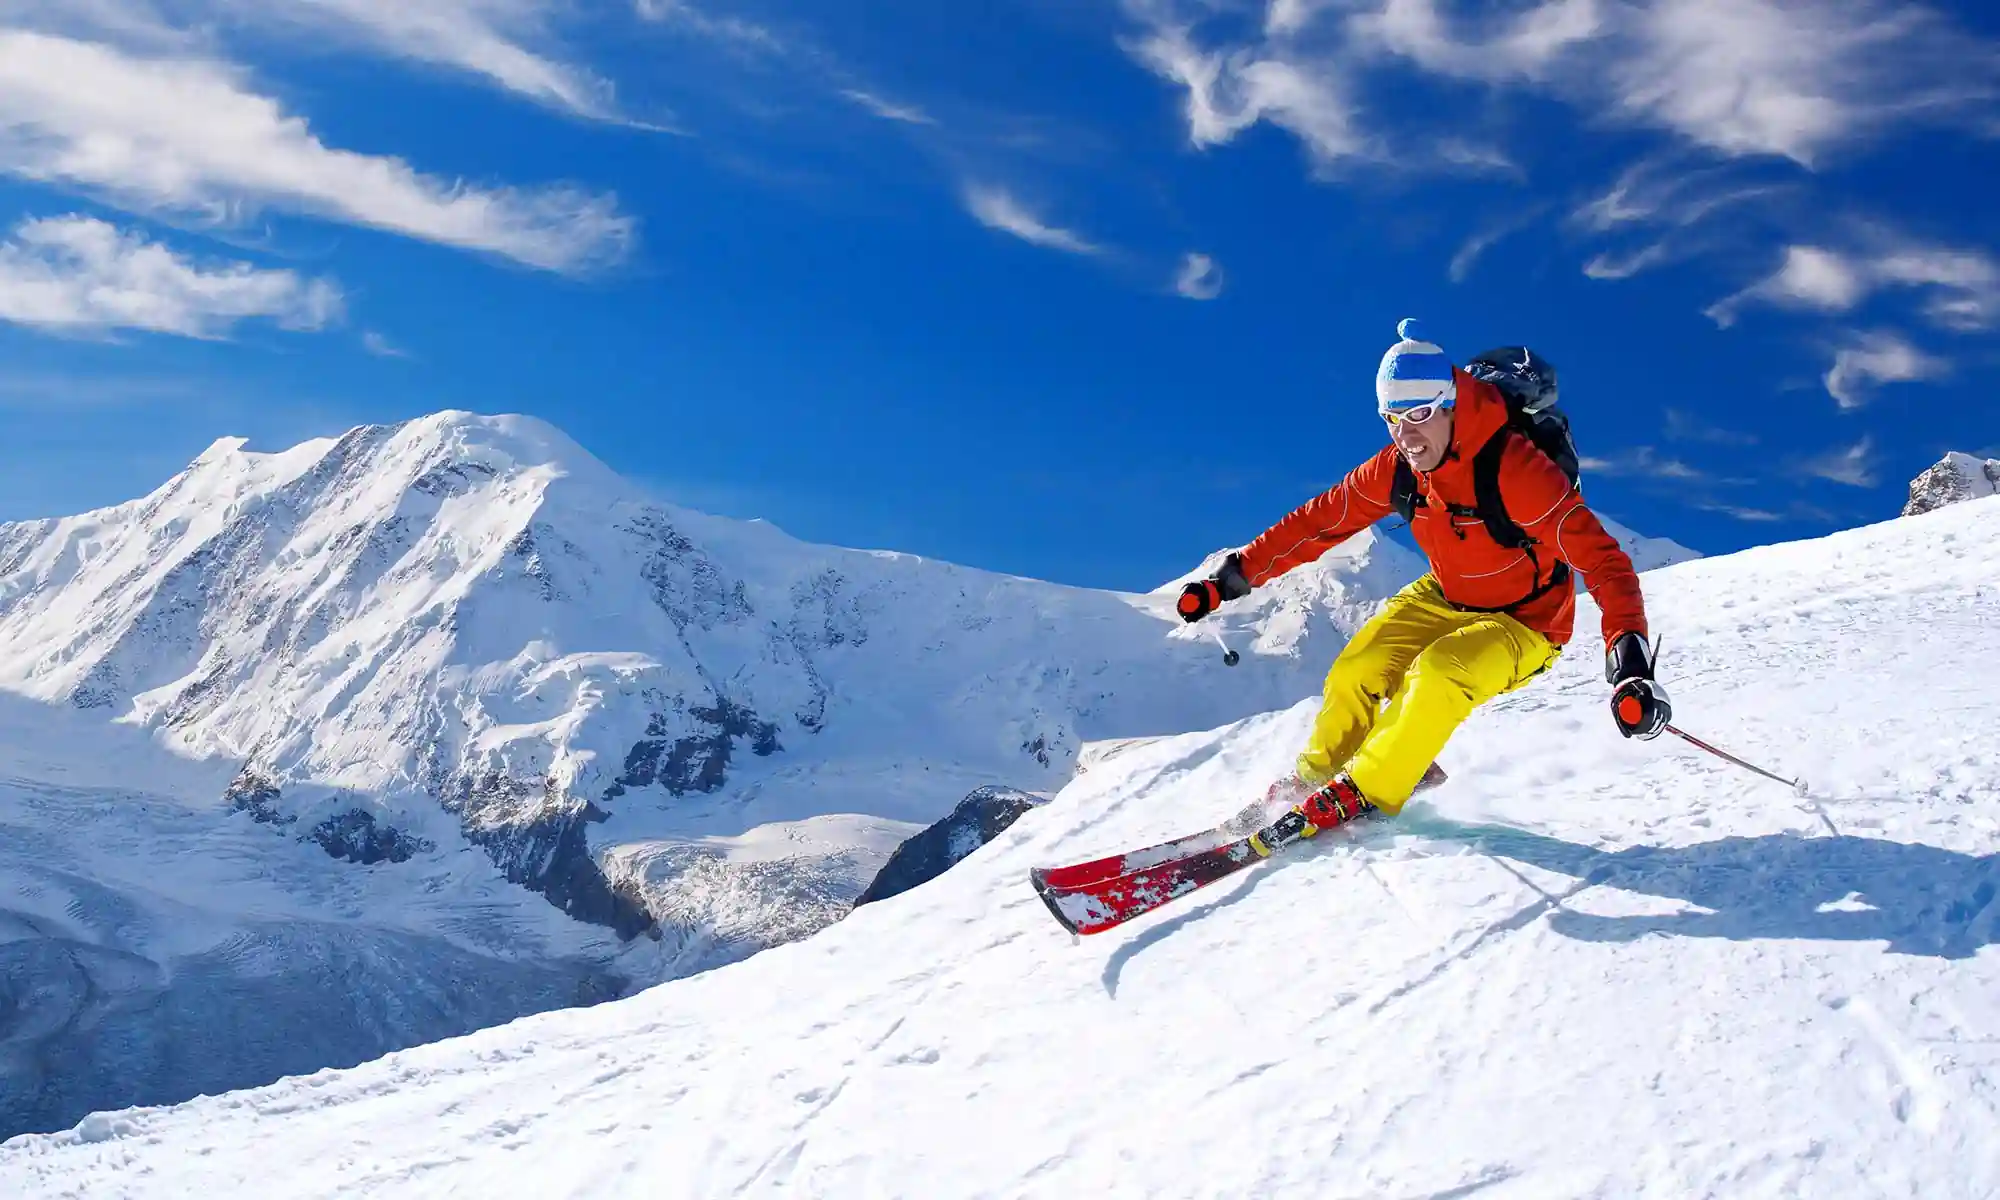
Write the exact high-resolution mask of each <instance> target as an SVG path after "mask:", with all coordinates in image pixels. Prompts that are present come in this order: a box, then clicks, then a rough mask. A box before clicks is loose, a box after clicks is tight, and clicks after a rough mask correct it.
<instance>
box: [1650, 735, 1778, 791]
mask: <svg viewBox="0 0 2000 1200" xmlns="http://www.w3.org/2000/svg"><path fill="white" fill-rule="evenodd" d="M1667 732H1668V733H1671V734H1673V735H1674V736H1675V737H1677V738H1679V739H1681V740H1682V741H1684V742H1686V743H1687V744H1689V745H1690V746H1693V747H1694V748H1695V749H1697V750H1706V751H1708V752H1709V753H1710V754H1713V755H1715V756H1716V757H1717V758H1719V759H1721V760H1722V761H1724V762H1727V763H1734V764H1736V765H1737V766H1739V767H1742V768H1743V769H1744V770H1746V771H1751V772H1755V773H1756V774H1758V775H1762V776H1763V777H1764V778H1766V779H1768V780H1771V781H1772V782H1773V783H1782V784H1784V785H1785V786H1786V787H1788V788H1790V789H1792V790H1793V791H1795V792H1797V793H1798V794H1799V795H1801V796H1803V795H1805V794H1806V781H1805V780H1803V779H1786V778H1785V777H1784V776H1782V775H1775V774H1773V773H1771V772H1770V771H1766V770H1765V769H1764V768H1762V767H1760V766H1757V765H1756V764H1754V763H1747V762H1744V761H1743V760H1742V759H1740V758H1738V757H1736V756H1735V755H1734V754H1731V753H1729V752H1728V751H1726V750H1718V749H1716V748H1715V747H1714V746H1711V745H1709V744H1708V743H1707V742H1704V741H1702V740H1701V739H1700V738H1698V737H1696V736H1694V735H1693V734H1691V733H1689V732H1687V731H1686V730H1684V729H1679V728H1676V727H1675V726H1673V725H1669V726H1667Z"/></svg>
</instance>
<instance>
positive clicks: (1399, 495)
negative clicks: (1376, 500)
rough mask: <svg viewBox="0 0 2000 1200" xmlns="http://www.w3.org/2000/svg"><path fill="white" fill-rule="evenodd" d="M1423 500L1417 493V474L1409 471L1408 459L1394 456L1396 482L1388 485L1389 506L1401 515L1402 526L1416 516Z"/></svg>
mask: <svg viewBox="0 0 2000 1200" xmlns="http://www.w3.org/2000/svg"><path fill="white" fill-rule="evenodd" d="M1423 503H1424V498H1423V497H1422V496H1421V495H1419V494H1418V493H1417V473H1416V472H1415V471H1412V470H1411V469H1410V463H1409V460H1408V459H1405V458H1404V457H1403V456H1402V455H1400V454H1398V455H1397V456H1396V481H1395V482H1394V483H1392V484H1390V485H1389V504H1390V506H1391V507H1393V508H1394V509H1395V510H1396V511H1397V512H1398V513H1400V514H1402V517H1403V522H1404V524H1408V523H1409V522H1410V520H1411V519H1412V518H1413V517H1415V516H1416V514H1417V509H1418V508H1419V507H1421V506H1422V505H1423Z"/></svg>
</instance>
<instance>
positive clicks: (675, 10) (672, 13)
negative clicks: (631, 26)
mask: <svg viewBox="0 0 2000 1200" xmlns="http://www.w3.org/2000/svg"><path fill="white" fill-rule="evenodd" d="M632 8H633V11H634V12H636V13H638V14H639V15H640V16H641V17H644V18H645V19H646V20H648V21H656V22H659V23H661V24H666V25H672V26H674V27H676V28H679V29H684V30H686V31H688V32H689V33H692V34H695V35H696V36H698V37H703V38H707V39H709V40H711V41H717V42H725V43H729V44H732V45H734V46H736V47H737V48H738V49H741V50H747V51H753V52H756V53H760V54H787V53H790V52H791V50H792V46H791V44H790V43H789V42H788V41H786V39H784V38H783V37H780V36H779V35H778V33H777V31H776V30H774V29H772V28H771V27H770V26H768V25H763V24H759V23H758V22H756V21H752V20H749V19H748V18H745V17H738V16H721V17H718V16H716V15H714V14H713V13H711V12H709V11H708V9H707V8H706V7H698V6H696V5H695V4H693V3H691V0H634V3H633V6H632Z"/></svg>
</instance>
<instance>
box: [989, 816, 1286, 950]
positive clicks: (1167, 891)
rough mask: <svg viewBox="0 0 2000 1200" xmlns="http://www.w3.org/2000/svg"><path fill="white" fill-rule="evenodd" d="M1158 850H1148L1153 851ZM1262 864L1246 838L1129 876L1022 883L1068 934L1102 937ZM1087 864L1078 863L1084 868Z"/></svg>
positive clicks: (1044, 877) (1038, 872) (1043, 874)
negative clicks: (1031, 889)
mask: <svg viewBox="0 0 2000 1200" xmlns="http://www.w3.org/2000/svg"><path fill="white" fill-rule="evenodd" d="M1196 836H1197V837H1200V836H1205V835H1199V834H1198V835H1196ZM1252 836H1255V835H1252ZM1168 844H1169V845H1171V844H1172V843H1168ZM1163 848H1164V847H1153V848H1152V849H1153V851H1158V850H1161V849H1163ZM1137 853H1140V854H1145V853H1150V852H1149V851H1139V852H1137ZM1262 861H1263V855H1260V854H1258V853H1257V850H1256V848H1255V847H1254V846H1252V845H1251V842H1250V838H1247V837H1246V838H1238V839H1237V840H1236V841H1233V842H1226V843H1224V844H1223V845H1220V846H1215V847H1212V848H1211V849H1207V850H1196V851H1194V852H1192V853H1189V854H1183V855H1182V856H1181V857H1179V858H1169V859H1167V860H1165V861H1163V862H1159V863H1156V864H1155V865H1153V866H1150V867H1146V868H1144V869H1142V870H1138V871H1134V872H1132V873H1131V874H1129V875H1114V876H1108V877H1103V878H1098V879H1094V880H1087V881H1084V882H1081V883H1075V884H1071V885H1068V886H1065V885H1063V884H1060V883H1055V882H1051V878H1050V877H1051V875H1052V874H1053V872H1052V871H1050V870H1046V869H1043V868H1039V867H1038V868H1036V869H1035V870H1033V871H1030V872H1028V879H1029V881H1030V882H1031V883H1033V884H1034V886H1035V894H1036V895H1038V896H1040V897H1041V898H1042V903H1044V904H1046V905H1048V906H1049V912H1050V913H1051V914H1053V915H1054V917H1055V919H1056V921H1057V923H1059V924H1060V925H1061V926H1062V927H1063V928H1064V929H1067V930H1069V931H1070V932H1071V933H1102V932H1103V931H1104V930H1106V929H1110V928H1112V927H1113V926H1116V925H1123V924H1124V923H1125V922H1127V921H1129V920H1131V919H1132V918H1133V917H1136V916H1139V915H1140V914H1141V913H1149V912H1152V911H1153V910H1154V909H1156V908H1158V907H1160V906H1161V905H1163V904H1166V903H1167V902H1168V901H1170V900H1178V899H1180V898H1181V897H1182V896H1185V895H1187V894H1188V893H1189V892H1192V891H1194V890H1195V889H1196V888H1199V887H1206V886H1207V885H1209V884H1211V883H1214V882H1215V881H1216V880H1218V879H1223V878H1227V877H1228V876H1230V875H1234V874H1235V873H1236V872H1238V871H1240V870H1242V869H1243V868H1245V867H1247V866H1249V865H1250V864H1252V863H1256V862H1262ZM1091 865H1092V864H1090V863H1084V864H1081V866H1086V867H1087V866H1091ZM1055 870H1056V871H1060V870H1063V868H1060V867H1058V868H1055Z"/></svg>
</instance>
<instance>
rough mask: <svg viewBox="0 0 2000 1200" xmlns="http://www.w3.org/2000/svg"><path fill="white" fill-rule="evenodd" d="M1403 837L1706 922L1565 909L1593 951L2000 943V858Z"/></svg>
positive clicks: (1803, 840) (1434, 831)
mask: <svg viewBox="0 0 2000 1200" xmlns="http://www.w3.org/2000/svg"><path fill="white" fill-rule="evenodd" d="M1403 831H1404V832H1408V833H1414V834H1418V835H1420V836H1423V837H1426V838H1432V839H1436V840H1439V841H1447V842H1463V843H1465V844H1467V845H1470V846H1471V847H1472V848H1474V849H1476V850H1478V851H1480V852H1482V853H1485V854H1491V855H1495V856H1497V857H1500V858H1508V859H1512V860H1514V861H1516V862H1520V863H1526V864H1528V865H1530V866H1535V867H1540V868H1542V869H1544V870H1548V871H1554V872H1556V873H1558V874H1561V875H1568V876H1570V877H1572V878H1575V879H1578V880H1582V881H1583V882H1584V883H1585V884H1586V885H1588V886H1598V885H1602V886H1604V887H1611V888H1618V889H1620V890H1621V891H1627V892H1636V893H1639V894H1641V895H1648V896H1659V897H1663V898H1666V899H1670V900H1680V901H1684V902H1686V903H1688V904H1690V905H1694V906H1696V907H1698V908H1703V909H1708V910H1710V911H1707V912H1688V913H1674V914H1668V915H1653V916H1617V917H1610V916H1595V915H1591V914H1588V913H1579V912H1574V911H1571V910H1569V909H1567V908H1559V909H1558V910H1557V911H1556V912H1555V913H1554V914H1553V915H1552V916H1551V917H1550V918H1549V924H1550V927H1551V928H1552V929H1554V930H1555V931H1556V932H1557V933H1560V934H1562V935H1564V936H1566V937H1572V938H1577V939H1579V940H1582V941H1591V942H1629V941H1632V940H1634V939H1636V938H1641V937H1645V936H1646V935H1648V934H1663V935H1669V936H1674V937H1720V938H1730V939H1733V940H1737V941H1747V940H1751V939H1759V938H1803V939H1810V940H1817V941H1842V942H1869V941H1879V942H1886V943H1887V949H1888V950H1889V951H1890V952H1891V953H1896V954H1924V955H1932V956H1935V957H1938V958H1966V957H1969V956H1971V955H1973V954H1976V953H1977V952H1978V951H1979V950H1980V948H1981V947H1983V946H1988V945H1991V944H1993V943H1995V942H2000V907H1996V906H1995V904H1994V903H1993V901H1994V899H1995V895H1996V893H2000V854H1995V855H1987V856H1985V857H1975V856H1973V855H1969V854H1959V853H1956V852H1954V851H1951V850H1941V849H1939V848H1938V847H1936V846H1926V845H1922V844H1918V843H1908V842H1892V841H1887V840H1884V839H1881V838H1865V837H1845V836H1841V837H1807V836H1802V835H1799V834H1792V833H1780V834H1768V835H1765V836H1763V837H1732V838H1723V839H1721V840H1719V841H1713V842H1702V843H1699V844H1697V845H1692V846H1633V847H1630V848H1627V849H1624V850H1617V851H1605V850H1596V849H1592V848H1590V847H1588V846H1579V845H1576V844H1574V843H1571V842H1565V841H1563V840H1561V839H1559V838H1552V837H1546V836H1544V835H1541V834H1537V833H1529V832H1527V831H1525V830H1520V829H1511V828H1507V827H1505V826H1496V825H1466V824H1461V823H1459V822H1455V821H1448V820H1444V819H1441V818H1435V817H1424V818H1419V819H1416V820H1410V819H1408V818H1405V822H1404V830H1403Z"/></svg>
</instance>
